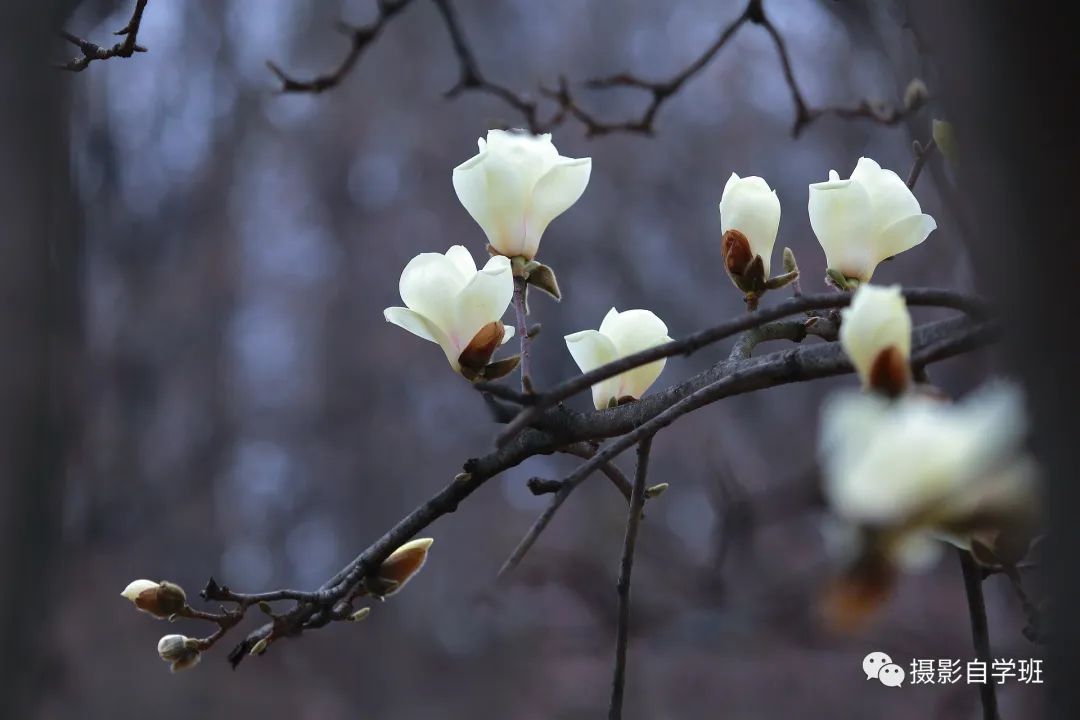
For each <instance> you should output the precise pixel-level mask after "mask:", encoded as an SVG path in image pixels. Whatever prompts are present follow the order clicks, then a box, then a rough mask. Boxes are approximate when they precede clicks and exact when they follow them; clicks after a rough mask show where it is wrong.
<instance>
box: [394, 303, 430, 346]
mask: <svg viewBox="0 0 1080 720" xmlns="http://www.w3.org/2000/svg"><path fill="white" fill-rule="evenodd" d="M383 318H384V319H385V320H386V322H388V323H393V324H394V325H397V326H398V327H400V328H404V329H405V330H408V331H409V332H411V333H412V334H413V335H416V336H417V337H420V338H423V339H424V340H428V341H430V342H434V343H437V342H439V341H438V340H437V339H436V334H437V332H438V331H437V330H435V329H434V328H433V327H432V326H431V325H430V324H429V323H428V321H427V320H425V319H424V316H423V315H420V314H419V313H417V312H414V311H412V310H410V309H409V308H403V307H388V308H386V309H385V310H383Z"/></svg>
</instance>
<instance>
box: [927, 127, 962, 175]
mask: <svg viewBox="0 0 1080 720" xmlns="http://www.w3.org/2000/svg"><path fill="white" fill-rule="evenodd" d="M930 128H931V130H930V132H931V135H933V137H934V142H935V143H937V146H938V149H940V150H941V154H942V155H944V156H945V159H946V160H948V161H949V163H950V164H952V165H955V164H956V132H955V131H954V130H953V126H952V123H950V122H946V121H944V120H935V121H934V122H933V123H931V125H930Z"/></svg>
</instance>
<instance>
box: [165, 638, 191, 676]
mask: <svg viewBox="0 0 1080 720" xmlns="http://www.w3.org/2000/svg"><path fill="white" fill-rule="evenodd" d="M157 650H158V655H160V656H161V659H162V660H164V661H165V662H167V663H171V669H172V671H173V672H177V671H178V670H186V669H188V668H190V667H194V666H196V665H198V664H199V660H200V659H201V653H200V652H199V641H198V640H194V639H192V638H189V637H185V636H184V635H166V636H164V637H163V638H161V639H160V640H158V646H157Z"/></svg>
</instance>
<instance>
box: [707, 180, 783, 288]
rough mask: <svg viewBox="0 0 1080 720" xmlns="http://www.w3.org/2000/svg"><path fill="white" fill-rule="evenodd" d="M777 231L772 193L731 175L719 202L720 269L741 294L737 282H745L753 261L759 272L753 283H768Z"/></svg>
mask: <svg viewBox="0 0 1080 720" xmlns="http://www.w3.org/2000/svg"><path fill="white" fill-rule="evenodd" d="M779 228H780V200H779V198H777V197H776V191H775V190H773V189H772V188H770V187H769V184H768V183H767V182H765V181H764V180H763V179H762V178H759V177H745V178H740V177H739V176H738V175H736V174H735V173H731V177H730V178H728V181H727V184H726V185H724V194H723V196H721V198H720V230H721V232H723V233H724V241H723V243H724V245H723V253H724V265H725V267H726V268H727V272H728V274H729V275H730V276H731V279H732V281H733V282H734V283H735V285H736V286H737V287H739V289H741V290H746V289H747V288H744V287H742V285H741V284H740V279H743V278H746V279H749V276H750V275H751V274H755V273H754V271H753V268H752V266H753V264H754V262H755V260H756V258H758V257H760V258H761V261H760V263H761V270H760V271H759V272H758V273H756V274H757V275H758V277H757V278H756V279H758V280H760V281H761V282H762V283H764V281H765V280H768V279H769V265H770V262H771V258H772V250H773V245H774V244H776V232H777V230H778V229H779Z"/></svg>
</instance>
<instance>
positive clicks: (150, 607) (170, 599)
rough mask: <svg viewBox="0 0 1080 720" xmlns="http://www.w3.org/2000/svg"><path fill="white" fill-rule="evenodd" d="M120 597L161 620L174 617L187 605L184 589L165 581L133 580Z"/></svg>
mask: <svg viewBox="0 0 1080 720" xmlns="http://www.w3.org/2000/svg"><path fill="white" fill-rule="evenodd" d="M120 595H121V597H124V598H126V599H128V600H130V601H131V602H132V603H134V604H135V607H137V608H138V609H139V610H142V611H143V612H145V613H149V614H151V615H153V616H154V617H157V618H162V619H167V618H169V617H171V616H173V615H175V614H176V613H178V612H180V611H181V610H183V609H184V607H185V606H186V605H187V596H186V595H185V594H184V589H183V588H182V587H180V586H179V585H176V584H174V583H171V582H168V581H167V580H162V581H161V582H154V581H153V580H133V581H132V582H130V583H128V586H127V587H126V588H124V591H123V592H121V593H120Z"/></svg>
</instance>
